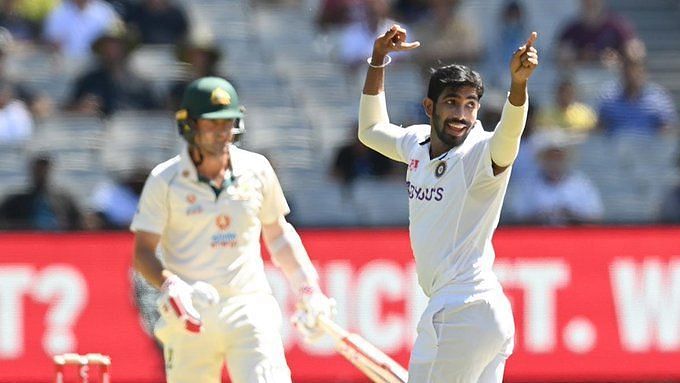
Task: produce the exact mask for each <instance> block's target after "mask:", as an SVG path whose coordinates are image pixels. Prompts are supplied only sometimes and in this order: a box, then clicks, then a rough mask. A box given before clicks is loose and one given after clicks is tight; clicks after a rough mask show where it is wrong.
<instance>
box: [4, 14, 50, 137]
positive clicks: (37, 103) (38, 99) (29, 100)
mask: <svg viewBox="0 0 680 383" xmlns="http://www.w3.org/2000/svg"><path fill="white" fill-rule="evenodd" d="M13 43H14V41H13V39H12V35H11V34H10V33H9V31H7V30H6V29H4V28H2V27H0V83H8V84H11V88H12V90H13V95H14V96H13V97H14V98H15V99H16V100H18V101H21V102H22V103H24V104H25V106H26V107H28V110H29V112H30V114H31V115H32V117H33V119H35V120H37V121H40V120H42V119H45V118H47V117H48V116H50V115H51V114H52V111H53V110H54V102H53V100H52V98H51V97H50V96H49V94H47V92H46V91H44V90H37V91H36V90H31V89H29V88H28V87H26V86H25V85H23V84H21V83H16V82H13V81H11V80H10V79H9V77H8V74H7V72H6V66H5V65H6V59H7V56H9V55H11V50H10V47H11V46H12V45H13ZM15 106H16V105H15ZM15 106H14V107H15ZM14 107H13V108H14ZM16 112H17V110H16V109H15V110H14V111H13V112H12V113H11V114H13V115H14V116H17V114H16ZM23 127H24V126H23V125H22V126H19V127H15V128H10V129H9V130H10V131H12V132H14V133H16V132H17V131H25V130H24V129H23ZM0 130H3V129H2V128H0ZM0 135H2V134H0ZM0 141H1V139H0Z"/></svg>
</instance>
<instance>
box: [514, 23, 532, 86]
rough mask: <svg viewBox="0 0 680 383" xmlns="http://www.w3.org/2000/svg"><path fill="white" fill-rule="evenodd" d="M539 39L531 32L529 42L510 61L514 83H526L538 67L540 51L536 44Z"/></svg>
mask: <svg viewBox="0 0 680 383" xmlns="http://www.w3.org/2000/svg"><path fill="white" fill-rule="evenodd" d="M537 38H538V34H537V33H536V32H531V35H530V36H529V38H528V39H527V42H526V43H525V44H524V45H522V46H521V47H519V48H518V49H517V51H515V53H514V54H513V55H512V60H511V61H510V75H511V76H512V82H514V83H526V82H527V80H529V77H531V74H532V73H534V69H536V67H537V66H538V51H537V50H536V48H534V42H535V41H536V39H537Z"/></svg>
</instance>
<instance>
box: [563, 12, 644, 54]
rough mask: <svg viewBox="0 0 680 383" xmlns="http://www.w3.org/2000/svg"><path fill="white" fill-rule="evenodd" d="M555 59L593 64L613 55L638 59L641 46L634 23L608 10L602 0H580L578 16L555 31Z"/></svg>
mask: <svg viewBox="0 0 680 383" xmlns="http://www.w3.org/2000/svg"><path fill="white" fill-rule="evenodd" d="M558 36H559V38H558V39H559V42H558V51H557V58H558V61H559V62H560V63H561V64H563V65H570V64H572V63H595V62H597V61H598V60H601V59H607V58H609V57H612V56H614V57H615V56H619V57H633V58H636V59H638V58H641V57H643V56H644V54H645V51H644V46H643V45H642V43H641V41H640V40H639V39H638V38H637V35H636V32H635V29H634V27H633V25H632V24H631V23H630V21H628V20H627V19H626V18H624V17H623V16H621V15H619V14H616V13H614V12H612V11H610V10H609V9H608V8H607V5H606V3H605V0H581V11H580V14H579V16H578V17H577V18H576V19H575V20H572V21H571V22H569V23H568V24H567V25H566V26H565V27H564V29H562V31H561V32H560V33H559V34H558Z"/></svg>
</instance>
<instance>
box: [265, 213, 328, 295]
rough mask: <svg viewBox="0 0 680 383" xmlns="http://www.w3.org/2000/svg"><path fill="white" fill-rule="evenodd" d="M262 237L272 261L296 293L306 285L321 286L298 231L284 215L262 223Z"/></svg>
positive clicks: (316, 287)
mask: <svg viewBox="0 0 680 383" xmlns="http://www.w3.org/2000/svg"><path fill="white" fill-rule="evenodd" d="M262 238H264V243H265V245H266V246H267V249H268V250H269V254H271V257H272V261H273V262H274V264H275V265H276V266H278V267H279V268H281V270H282V271H283V273H284V274H285V275H286V278H287V279H288V281H289V282H290V284H291V287H292V289H293V290H294V291H295V293H296V294H297V293H299V292H300V290H301V289H303V288H305V287H312V288H315V289H318V288H319V276H318V274H317V272H316V269H315V268H314V265H312V261H311V260H310V259H309V255H307V250H305V247H304V245H303V244H302V240H301V239H300V236H299V235H298V233H297V231H296V230H295V228H294V227H293V225H291V224H290V223H288V221H286V218H285V217H284V216H280V217H279V218H278V219H277V220H275V221H274V222H273V223H270V224H263V225H262Z"/></svg>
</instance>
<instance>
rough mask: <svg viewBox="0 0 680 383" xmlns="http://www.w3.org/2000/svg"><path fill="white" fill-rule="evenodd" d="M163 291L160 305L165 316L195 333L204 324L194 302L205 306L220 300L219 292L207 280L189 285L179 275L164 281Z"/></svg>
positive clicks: (159, 300)
mask: <svg viewBox="0 0 680 383" xmlns="http://www.w3.org/2000/svg"><path fill="white" fill-rule="evenodd" d="M161 292H162V294H161V297H160V298H159V299H158V306H159V311H160V313H161V315H162V316H163V318H165V319H166V321H168V322H179V323H181V324H182V325H183V326H184V328H185V329H186V330H188V331H189V332H194V333H198V332H200V331H201V327H202V325H203V323H202V321H201V315H200V314H199V312H198V310H196V306H195V305H194V303H197V304H198V305H199V306H200V307H201V308H204V307H208V306H210V305H213V304H216V303H217V302H218V301H219V294H218V293H217V290H215V288H214V287H213V286H212V285H210V284H208V283H205V282H196V283H194V284H193V285H189V284H188V283H186V282H185V281H183V280H182V279H181V278H180V277H178V276H177V275H173V276H171V277H169V278H167V279H166V280H165V282H163V286H161Z"/></svg>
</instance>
